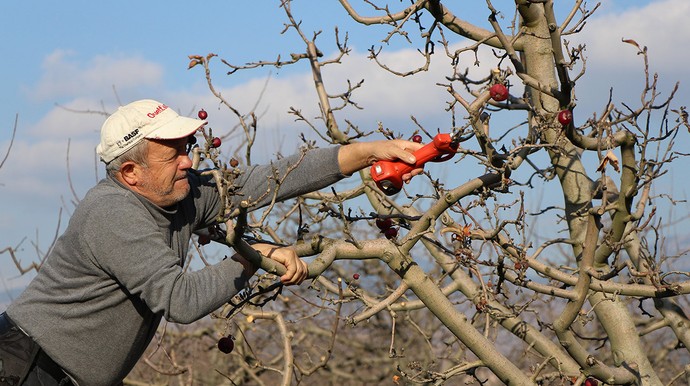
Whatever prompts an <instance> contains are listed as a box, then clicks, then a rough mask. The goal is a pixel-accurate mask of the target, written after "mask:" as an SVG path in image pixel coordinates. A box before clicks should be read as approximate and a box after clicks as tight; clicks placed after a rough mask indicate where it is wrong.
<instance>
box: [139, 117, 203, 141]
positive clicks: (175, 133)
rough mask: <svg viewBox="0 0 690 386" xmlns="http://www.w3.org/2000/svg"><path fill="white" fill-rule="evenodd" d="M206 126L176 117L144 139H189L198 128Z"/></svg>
mask: <svg viewBox="0 0 690 386" xmlns="http://www.w3.org/2000/svg"><path fill="white" fill-rule="evenodd" d="M205 124H206V121H202V120H200V119H195V118H188V117H183V116H179V115H178V116H177V117H175V118H174V119H172V120H171V121H169V122H166V123H165V124H164V125H163V126H161V127H159V128H158V129H156V130H154V131H152V132H150V133H149V134H148V135H147V136H146V138H149V139H180V138H185V137H189V136H190V135H192V134H194V132H196V131H197V130H199V128H200V127H201V126H203V125H205Z"/></svg>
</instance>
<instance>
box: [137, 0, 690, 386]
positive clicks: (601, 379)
mask: <svg viewBox="0 0 690 386" xmlns="http://www.w3.org/2000/svg"><path fill="white" fill-rule="evenodd" d="M465 3H466V2H465ZM481 3H482V4H483V3H484V2H481ZM485 3H486V7H485V8H484V9H483V11H482V12H484V15H485V16H486V18H485V20H487V22H486V23H485V25H479V24H477V23H475V24H472V23H469V22H467V21H464V20H463V18H462V13H461V12H462V9H461V8H462V7H463V4H462V3H461V4H450V3H449V2H441V1H440V0H418V1H412V2H411V4H410V5H407V4H403V3H402V2H398V1H390V2H386V1H368V0H367V1H361V2H356V3H355V2H354V1H348V0H340V4H341V5H342V7H343V9H344V10H345V11H346V12H347V14H349V16H350V17H351V18H352V19H353V20H354V21H356V22H357V23H359V24H361V28H369V29H372V30H373V31H375V32H374V33H372V35H375V34H377V33H382V35H381V36H374V37H373V39H375V40H376V42H379V43H380V42H383V43H384V44H383V45H382V46H381V47H379V46H378V44H379V43H372V44H373V46H372V48H371V50H370V52H369V57H370V59H371V60H372V61H373V62H374V63H376V64H377V65H378V66H379V67H380V71H383V72H387V73H390V74H394V75H396V76H400V77H403V78H406V79H410V78H413V77H416V76H420V75H421V74H424V73H426V72H428V70H429V68H430V66H431V63H432V62H434V63H443V65H444V66H446V67H445V72H444V73H443V74H441V75H440V76H439V77H438V78H437V79H436V80H435V84H436V85H437V86H438V87H439V88H441V89H443V90H445V92H446V93H447V98H446V103H444V104H440V105H439V106H437V114H439V115H440V114H444V115H445V116H446V117H447V118H446V122H448V125H447V127H446V128H445V129H440V130H439V129H438V128H436V127H433V128H432V127H426V125H425V124H424V122H421V121H420V120H417V119H416V118H415V117H414V116H413V117H411V118H410V125H411V126H413V127H415V131H414V133H412V134H413V135H410V133H407V134H403V133H402V132H401V131H400V130H399V129H397V128H389V127H388V125H387V124H386V122H384V121H380V123H379V125H378V127H376V128H372V127H360V126H359V125H357V124H355V123H354V122H353V121H352V120H351V119H350V114H351V113H353V112H354V111H357V110H358V109H361V108H364V109H367V108H368V109H373V108H376V109H378V110H379V111H380V110H381V109H385V105H382V106H360V105H359V104H358V103H357V95H358V93H360V92H362V90H363V89H364V88H365V87H366V85H367V83H366V82H364V81H361V80H359V79H347V80H345V79H343V80H342V81H341V82H338V83H337V84H330V83H327V82H326V81H325V79H326V77H325V76H324V73H325V72H327V71H329V69H330V68H334V67H336V66H347V65H348V55H349V54H350V52H351V49H350V47H349V46H348V39H347V34H346V33H344V32H342V31H338V30H336V32H335V36H336V38H335V41H322V40H323V39H318V38H319V37H320V33H319V32H318V31H307V30H305V29H304V27H303V26H302V23H301V22H300V20H299V15H297V14H293V12H292V9H291V2H290V1H288V0H283V1H282V3H281V7H282V9H283V11H284V13H285V20H286V22H285V29H284V31H283V33H284V34H295V35H296V36H299V38H300V39H301V42H302V43H303V44H302V45H300V46H299V47H290V49H292V50H293V51H292V53H291V55H290V56H289V57H280V56H278V57H277V58H274V59H261V58H258V59H257V60H256V61H254V62H251V63H233V62H232V61H231V60H229V59H225V58H221V57H218V56H217V55H215V54H213V53H210V54H201V55H198V54H196V53H194V54H193V55H190V57H189V58H190V63H189V68H190V70H191V71H198V70H200V69H201V70H203V73H204V76H205V77H206V79H207V82H208V86H209V89H210V91H211V92H212V93H213V94H214V95H215V96H216V97H217V99H218V101H219V104H220V105H221V106H222V107H224V108H227V109H228V110H229V111H231V112H232V114H234V116H235V117H236V118H237V121H236V122H237V125H236V127H235V129H234V130H232V131H230V132H222V131H220V130H218V129H216V130H215V131H214V130H213V127H212V126H213V125H210V126H209V127H206V128H205V131H204V138H205V141H202V142H200V143H198V144H196V146H192V147H190V151H191V154H192V155H193V161H194V165H195V168H196V172H197V173H201V174H209V175H212V176H213V177H214V178H215V181H216V183H217V186H218V188H219V192H220V194H221V195H222V196H223V197H224V199H225V202H226V205H225V208H224V209H223V211H222V213H219V220H220V221H221V223H222V225H221V226H218V227H214V228H211V229H209V230H208V231H206V232H203V233H201V234H200V235H199V237H198V239H196V240H194V242H195V246H196V248H195V251H196V254H197V255H198V256H200V257H201V259H202V261H204V262H205V261H207V259H209V256H208V255H209V252H208V251H209V250H210V248H209V247H211V246H212V245H215V243H214V244H211V245H207V244H208V243H209V242H210V241H211V240H213V241H215V242H219V243H222V244H227V245H229V246H231V247H232V248H234V249H235V250H237V251H239V252H240V253H241V254H243V255H244V256H245V257H247V258H248V259H250V260H252V261H254V262H255V263H257V264H260V265H261V267H262V268H263V270H264V271H265V272H267V273H266V274H262V275H259V276H257V277H256V278H254V280H253V281H252V283H251V285H250V287H249V288H247V289H246V290H245V291H244V292H242V293H241V294H240V295H238V296H237V297H236V298H235V299H233V300H232V301H231V302H229V304H228V305H227V306H226V307H225V308H223V309H221V310H218V311H217V312H216V313H214V315H212V317H213V318H212V323H208V322H205V323H198V324H194V325H192V326H178V325H170V324H166V325H164V326H163V327H162V328H161V331H160V333H159V335H158V339H157V340H156V341H155V342H154V344H153V345H152V347H151V348H150V352H149V353H148V355H147V356H146V357H145V358H144V359H142V361H141V363H140V364H139V365H138V366H137V368H136V369H135V370H134V371H133V373H132V374H130V376H129V377H128V379H127V380H126V384H144V383H146V384H149V383H153V382H155V383H159V382H172V383H179V384H193V383H194V384H222V383H225V384H265V385H273V384H284V385H288V384H314V385H321V384H353V385H360V384H372V385H378V384H394V385H402V384H429V385H441V384H466V383H469V384H472V383H474V384H481V385H499V384H506V385H535V384H538V385H571V384H574V385H589V386H591V385H597V384H611V385H638V384H639V385H670V384H677V385H680V384H687V383H689V382H690V364H689V363H690V361H689V360H688V359H689V358H690V356H689V355H688V352H687V347H690V330H689V326H690V322H689V321H688V318H687V316H686V314H685V313H684V311H683V307H687V294H688V293H689V292H690V283H689V282H688V281H687V280H686V279H687V274H688V273H687V272H685V271H684V270H683V269H684V268H687V265H685V266H682V265H680V268H679V269H676V268H677V267H676V265H679V264H680V263H679V259H678V258H679V257H683V256H684V255H685V252H684V251H683V250H673V249H672V248H670V247H669V246H668V245H667V244H666V241H667V240H668V239H669V238H673V237H676V236H677V234H675V233H674V229H673V225H674V224H673V223H669V222H667V221H666V220H665V219H664V217H663V216H662V214H661V213H660V212H661V211H662V208H671V207H672V206H673V205H674V204H675V203H676V201H675V199H674V198H673V197H670V196H669V195H665V194H661V195H658V194H655V193H654V189H653V188H654V186H655V184H656V183H657V182H658V181H659V180H660V179H661V178H662V177H663V176H664V175H665V174H666V173H668V172H669V170H670V167H671V165H672V164H679V163H682V162H684V161H685V158H684V157H685V154H683V153H682V152H679V151H677V150H675V148H674V145H675V141H676V139H677V137H678V136H679V135H680V136H683V135H687V134H686V132H685V130H686V129H689V128H690V127H689V126H688V117H687V112H686V111H685V108H684V107H680V106H675V105H674V101H673V97H674V94H675V92H676V89H677V86H676V88H673V90H672V91H671V92H670V93H669V94H668V95H662V94H661V93H660V92H659V90H658V88H657V86H658V85H657V81H658V78H657V76H656V74H651V73H650V72H649V66H648V59H650V58H648V55H647V49H646V47H644V46H643V45H641V44H639V43H638V42H636V41H634V40H629V39H628V40H624V41H623V42H622V43H621V44H626V45H627V46H629V47H630V49H631V51H630V56H631V58H629V60H634V59H635V58H639V60H640V61H641V63H642V64H643V66H644V71H643V72H641V74H640V76H641V77H642V80H643V84H644V88H643V90H641V94H640V98H639V104H638V105H637V106H631V105H629V104H625V103H621V102H617V101H616V100H615V99H614V98H613V96H612V95H613V93H612V94H611V97H610V98H609V99H608V101H607V103H605V105H603V106H600V110H599V111H598V112H589V111H581V109H578V106H577V95H578V88H577V86H578V81H579V80H580V79H582V77H583V76H585V69H586V66H585V63H586V52H585V46H584V45H576V46H571V45H570V43H568V40H569V39H570V36H573V35H576V34H577V33H579V32H580V31H581V30H582V29H583V28H586V25H585V24H586V21H587V19H588V18H589V17H590V16H591V15H592V12H594V11H595V10H596V8H597V6H596V5H595V6H594V7H593V8H587V5H586V4H585V2H584V1H581V0H572V1H570V2H568V3H569V4H571V10H570V11H569V12H566V13H564V14H563V15H557V14H556V12H555V10H554V6H555V4H554V3H555V1H554V0H515V2H514V4H511V5H510V6H507V5H505V4H502V7H505V8H503V9H500V10H499V9H496V8H495V7H494V5H493V4H492V2H491V1H486V2H485ZM561 6H562V5H561ZM506 15H514V17H513V18H512V19H510V18H509V17H506ZM334 23H336V22H334ZM382 31H383V32H382ZM394 38H398V39H400V40H403V41H406V42H407V43H408V44H409V45H410V46H411V47H414V48H416V49H417V52H419V55H420V58H421V61H420V63H421V65H420V66H418V67H410V68H405V69H400V67H401V65H407V63H402V64H401V63H397V64H396V66H391V65H390V64H389V63H388V62H387V61H386V53H387V52H386V49H385V47H386V43H388V42H389V41H390V40H391V39H394ZM458 42H465V43H464V44H465V45H464V46H462V47H460V48H458V47H459V46H458ZM334 48H335V50H336V52H337V54H336V55H333V56H330V57H327V56H324V54H323V52H329V51H332V50H333V49H334ZM487 53H488V54H487ZM480 57H481V58H482V59H481V60H479V58H480ZM626 60H627V59H626ZM286 66H298V67H299V66H303V67H305V68H309V69H310V71H311V73H312V75H313V91H314V93H315V95H317V97H318V111H319V114H318V116H317V117H311V116H308V115H306V114H305V113H303V111H304V110H303V108H304V107H305V106H293V107H292V108H291V109H290V111H288V112H286V119H287V118H291V119H295V120H296V121H297V122H299V123H300V124H303V125H304V128H305V130H308V131H311V132H313V133H316V134H317V137H318V141H314V140H311V139H309V138H308V137H307V136H303V137H302V140H303V146H302V148H303V149H304V150H306V149H308V148H310V147H314V146H317V145H318V146H323V145H342V144H347V143H351V142H355V141H361V140H371V139H380V138H382V137H385V138H389V139H392V138H401V137H404V138H406V139H412V140H416V141H423V142H424V143H426V144H427V145H428V146H427V147H426V149H427V150H428V149H432V150H433V149H436V150H437V151H438V152H437V153H433V154H432V157H431V158H433V160H434V161H439V158H438V157H440V159H441V160H444V161H445V162H442V163H439V164H438V165H437V166H434V167H432V166H431V165H430V164H429V165H427V166H426V167H425V169H426V171H425V173H424V175H422V176H417V177H415V178H414V179H413V182H412V184H410V185H408V186H406V187H402V189H401V190H400V191H399V192H397V193H396V192H395V191H397V189H394V191H388V192H384V191H382V189H381V186H379V185H377V183H376V182H375V181H374V180H373V179H372V175H371V170H370V169H366V170H363V171H361V172H360V173H359V176H354V177H352V178H350V180H353V179H356V180H357V182H358V185H357V186H355V187H350V188H348V189H341V188H340V187H341V185H336V187H334V188H333V189H331V190H326V191H322V192H317V193H312V194H308V195H305V196H302V197H299V198H297V199H295V200H292V201H289V202H285V203H274V204H271V205H269V206H268V207H267V208H262V209H260V210H258V211H252V209H253V208H252V205H253V201H254V200H256V199H258V198H260V197H259V196H261V198H263V197H265V195H272V194H274V192H272V191H271V192H257V196H256V197H246V199H244V200H242V202H241V204H240V205H234V204H231V198H232V197H233V193H234V189H235V186H234V179H235V178H236V177H237V174H238V173H241V172H242V170H243V167H245V166H248V165H251V164H252V163H253V162H255V158H256V156H253V155H252V154H253V150H254V149H255V146H256V143H257V141H261V140H265V138H262V129H264V128H265V126H264V125H263V123H262V119H261V118H262V117H261V114H260V113H257V112H256V111H254V110H250V111H242V110H241V109H240V107H238V106H239V104H238V103H237V102H236V101H235V100H234V99H233V98H239V97H240V96H233V95H226V94H223V93H221V92H220V91H218V89H217V83H218V82H219V81H218V80H217V78H218V77H219V76H220V75H225V74H227V75H228V76H233V75H236V74H238V73H240V72H246V71H252V70H256V69H260V68H266V67H269V68H272V67H275V68H282V67H286ZM394 67H395V68H394ZM221 68H222V69H221ZM268 91H270V90H268ZM391 92H395V91H394V90H392V91H391ZM414 97H415V96H414V95H411V96H410V98H414ZM199 114H209V115H211V114H212V112H211V110H209V113H207V112H206V111H203V112H199ZM212 118H213V117H212V116H210V117H209V120H210V121H211V122H213V121H212ZM509 122H512V123H509ZM506 127H512V128H511V129H509V130H507V129H506ZM439 134H440V136H439ZM444 135H447V136H444ZM237 138H241V139H242V141H241V142H242V145H241V146H239V147H233V142H234V143H235V144H236V143H237V141H236V139H237ZM435 138H436V139H437V141H441V143H445V144H446V145H447V143H448V141H450V142H452V152H451V151H449V150H448V148H443V149H445V150H443V151H441V150H438V149H439V146H441V145H438V142H434V139H435ZM439 138H441V139H442V140H441V139H439ZM228 139H234V140H235V141H230V140H228ZM444 140H445V141H446V142H443V141H444ZM434 143H436V145H432V144H434ZM433 146H436V147H433ZM444 146H445V145H444ZM449 153H450V154H449ZM437 156H438V157H437ZM450 157H452V158H451V159H449V158H450ZM391 166H392V165H385V167H391ZM449 175H450V176H455V175H463V176H465V177H467V178H466V179H465V180H463V181H458V179H457V178H448V176H449ZM444 176H445V177H444ZM285 178H290V175H289V173H288V174H287V175H278V174H276V175H274V176H272V179H273V180H274V182H275V185H277V186H279V185H280V183H281V181H283V180H284V179H285ZM386 193H389V194H386ZM547 196H549V197H556V199H555V202H556V204H554V205H552V204H551V203H549V201H548V200H543V201H542V200H541V198H540V197H547ZM253 240H262V241H263V242H273V243H276V244H279V245H290V246H292V247H294V248H295V249H296V250H297V251H298V253H299V254H300V255H301V256H303V257H304V258H305V260H306V261H308V262H309V272H310V278H311V282H310V283H309V285H306V284H305V285H303V286H302V288H298V289H295V288H292V287H288V288H283V287H282V286H281V285H280V284H279V283H277V282H276V280H275V278H276V275H280V274H281V267H279V266H276V265H275V264H272V262H271V260H269V259H266V258H263V257H262V256H260V255H258V254H257V253H256V252H255V251H254V250H253V249H251V248H250V247H249V244H250V243H251V242H252V241H253ZM151 370H153V371H151Z"/></svg>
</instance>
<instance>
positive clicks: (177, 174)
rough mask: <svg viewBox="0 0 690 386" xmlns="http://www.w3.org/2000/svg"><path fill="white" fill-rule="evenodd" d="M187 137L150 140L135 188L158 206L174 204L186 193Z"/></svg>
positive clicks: (188, 163)
mask: <svg viewBox="0 0 690 386" xmlns="http://www.w3.org/2000/svg"><path fill="white" fill-rule="evenodd" d="M186 145H187V138H182V139H172V140H149V144H148V154H147V157H146V158H147V164H148V166H147V167H141V175H140V177H139V181H138V182H137V191H138V192H139V194H141V195H142V196H144V197H146V198H148V199H149V200H150V201H151V202H153V203H154V204H156V205H158V206H160V207H166V206H170V205H174V204H176V203H178V202H180V201H182V200H183V199H184V198H185V197H187V195H188V194H189V189H190V188H189V181H187V170H188V169H189V168H190V167H192V160H190V159H189V156H187V152H186Z"/></svg>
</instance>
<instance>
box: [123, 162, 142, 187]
mask: <svg viewBox="0 0 690 386" xmlns="http://www.w3.org/2000/svg"><path fill="white" fill-rule="evenodd" d="M138 169H139V165H137V164H136V163H134V162H125V163H123V164H122V165H121V166H120V177H121V178H122V182H124V183H125V184H127V185H129V186H136V185H137V183H138V181H139V178H138V176H139V170H138Z"/></svg>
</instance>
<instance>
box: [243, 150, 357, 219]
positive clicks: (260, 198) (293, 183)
mask: <svg viewBox="0 0 690 386" xmlns="http://www.w3.org/2000/svg"><path fill="white" fill-rule="evenodd" d="M339 150H340V147H338V146H336V147H329V148H323V149H311V150H309V151H306V152H304V153H299V154H295V155H292V156H290V157H287V158H283V159H280V160H277V161H274V162H272V163H270V164H268V165H257V166H251V167H249V168H247V169H245V170H244V171H243V173H242V174H241V175H240V177H239V178H238V179H237V180H235V183H234V190H235V194H234V195H233V198H232V205H233V206H234V207H238V206H239V205H240V203H241V202H242V201H245V200H246V201H247V202H249V203H250V204H251V205H250V209H251V210H253V209H258V208H261V207H263V206H266V205H268V204H270V203H271V202H272V201H273V200H275V201H276V202H278V201H284V200H287V199H290V198H293V197H297V196H299V195H301V194H305V193H309V192H313V191H316V190H319V189H322V188H325V187H327V186H329V185H331V184H333V183H335V182H338V181H339V180H341V179H342V178H344V177H347V176H345V175H344V174H343V173H342V172H341V171H340V166H339V164H338V152H339Z"/></svg>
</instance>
